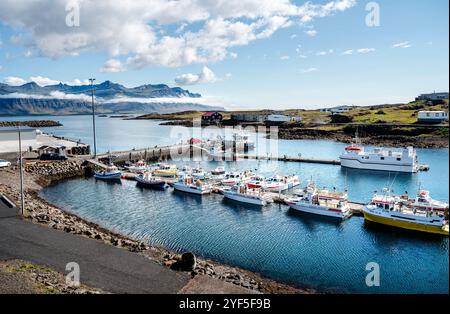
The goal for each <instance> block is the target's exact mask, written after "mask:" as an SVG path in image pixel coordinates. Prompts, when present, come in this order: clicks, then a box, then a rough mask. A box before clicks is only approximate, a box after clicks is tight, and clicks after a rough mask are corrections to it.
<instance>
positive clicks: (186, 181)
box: [173, 176, 212, 195]
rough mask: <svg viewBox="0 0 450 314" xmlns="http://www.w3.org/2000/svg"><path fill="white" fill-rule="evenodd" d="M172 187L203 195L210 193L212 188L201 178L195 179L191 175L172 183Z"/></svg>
mask: <svg viewBox="0 0 450 314" xmlns="http://www.w3.org/2000/svg"><path fill="white" fill-rule="evenodd" d="M173 188H174V189H175V190H177V191H182V192H186V193H192V194H197V195H204V194H209V193H211V191H212V189H211V186H210V185H209V184H206V183H204V182H203V181H202V180H195V179H194V178H193V177H192V176H184V177H182V178H181V179H180V180H179V181H178V182H175V183H174V184H173Z"/></svg>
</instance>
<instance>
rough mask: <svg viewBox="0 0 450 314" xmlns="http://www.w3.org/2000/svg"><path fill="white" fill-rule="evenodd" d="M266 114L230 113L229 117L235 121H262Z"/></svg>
mask: <svg viewBox="0 0 450 314" xmlns="http://www.w3.org/2000/svg"><path fill="white" fill-rule="evenodd" d="M265 118H266V115H263V114H253V113H238V114H232V115H231V119H232V120H234V121H237V122H263V121H264V120H265Z"/></svg>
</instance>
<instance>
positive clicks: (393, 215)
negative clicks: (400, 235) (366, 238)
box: [362, 189, 449, 236]
mask: <svg viewBox="0 0 450 314" xmlns="http://www.w3.org/2000/svg"><path fill="white" fill-rule="evenodd" d="M383 191H384V194H376V193H375V194H374V195H373V197H372V201H371V202H370V203H369V204H368V205H366V206H364V207H363V209H362V212H363V214H364V218H365V219H366V220H367V221H371V222H375V223H378V224H382V225H388V226H392V227H397V228H402V229H408V230H414V231H420V232H427V233H434V234H442V235H447V236H448V233H449V231H448V221H447V220H446V219H445V215H444V213H442V212H436V211H433V210H429V209H427V208H426V207H423V208H422V207H412V206H411V203H410V202H409V201H408V198H407V197H404V196H396V195H392V194H391V191H390V189H384V190H383Z"/></svg>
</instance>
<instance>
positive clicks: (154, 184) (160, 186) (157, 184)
mask: <svg viewBox="0 0 450 314" xmlns="http://www.w3.org/2000/svg"><path fill="white" fill-rule="evenodd" d="M136 181H137V185H138V186H140V187H144V188H149V189H155V190H164V188H165V186H166V182H164V181H162V180H154V181H146V180H143V179H141V178H139V177H136Z"/></svg>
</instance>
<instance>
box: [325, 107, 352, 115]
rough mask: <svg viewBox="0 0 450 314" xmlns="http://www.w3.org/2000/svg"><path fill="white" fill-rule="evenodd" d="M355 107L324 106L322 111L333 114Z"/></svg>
mask: <svg viewBox="0 0 450 314" xmlns="http://www.w3.org/2000/svg"><path fill="white" fill-rule="evenodd" d="M353 108H354V107H353V106H337V107H333V108H323V109H320V111H322V112H331V114H335V113H344V112H349V111H350V110H352V109H353Z"/></svg>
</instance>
